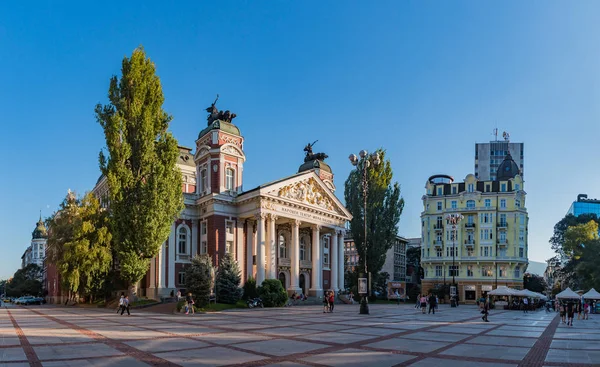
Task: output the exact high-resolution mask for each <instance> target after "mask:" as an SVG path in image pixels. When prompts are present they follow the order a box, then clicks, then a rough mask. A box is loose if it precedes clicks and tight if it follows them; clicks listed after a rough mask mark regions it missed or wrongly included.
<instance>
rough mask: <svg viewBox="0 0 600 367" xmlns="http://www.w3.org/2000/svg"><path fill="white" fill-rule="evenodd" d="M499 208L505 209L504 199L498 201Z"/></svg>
mask: <svg viewBox="0 0 600 367" xmlns="http://www.w3.org/2000/svg"><path fill="white" fill-rule="evenodd" d="M500 208H503V209H506V199H500Z"/></svg>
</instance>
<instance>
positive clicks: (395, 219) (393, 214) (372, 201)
mask: <svg viewBox="0 0 600 367" xmlns="http://www.w3.org/2000/svg"><path fill="white" fill-rule="evenodd" d="M378 152H379V157H380V159H381V164H380V165H379V166H377V167H374V166H373V165H371V166H370V167H369V168H367V182H368V193H367V212H366V215H367V242H366V248H367V268H368V269H367V270H368V271H369V272H371V273H372V274H373V275H375V273H378V272H379V271H380V270H381V268H382V267H383V264H384V263H385V255H386V252H387V251H388V250H389V249H390V248H391V247H392V246H393V245H394V241H395V239H396V235H397V233H398V227H397V225H398V223H399V222H400V215H401V214H402V209H403V208H404V199H403V198H402V197H401V196H400V185H399V184H398V183H397V182H394V183H392V177H393V172H392V167H391V164H390V161H389V159H385V150H383V149H379V150H378ZM362 180H363V176H362V172H361V171H360V170H358V169H354V170H352V171H351V172H350V174H349V175H348V179H347V180H346V183H345V190H344V196H345V199H346V207H347V208H348V210H349V211H350V213H351V214H352V220H351V221H350V231H351V233H352V239H353V240H354V245H355V246H356V250H357V252H358V256H359V266H357V271H358V272H359V273H360V272H363V271H364V267H365V265H364V264H365V232H364V215H365V212H364V196H363V189H362V188H363V185H362Z"/></svg>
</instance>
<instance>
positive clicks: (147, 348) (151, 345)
mask: <svg viewBox="0 0 600 367" xmlns="http://www.w3.org/2000/svg"><path fill="white" fill-rule="evenodd" d="M125 344H127V345H129V346H132V347H134V348H136V349H139V350H143V351H144V352H152V353H157V352H168V351H172V350H179V349H192V348H204V347H207V346H209V345H210V344H207V343H204V342H201V341H199V340H194V339H187V338H168V339H152V340H133V341H127V342H125Z"/></svg>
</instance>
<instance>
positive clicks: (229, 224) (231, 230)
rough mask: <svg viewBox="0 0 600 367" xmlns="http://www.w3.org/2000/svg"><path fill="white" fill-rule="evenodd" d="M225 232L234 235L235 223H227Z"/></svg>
mask: <svg viewBox="0 0 600 367" xmlns="http://www.w3.org/2000/svg"><path fill="white" fill-rule="evenodd" d="M225 230H226V231H227V234H233V222H230V221H227V222H225Z"/></svg>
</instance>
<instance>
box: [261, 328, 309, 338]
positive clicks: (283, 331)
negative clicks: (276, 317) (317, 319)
mask: <svg viewBox="0 0 600 367" xmlns="http://www.w3.org/2000/svg"><path fill="white" fill-rule="evenodd" d="M257 331H258V332H259V333H261V334H266V335H272V336H274V337H277V336H303V335H308V334H315V333H319V332H320V331H319V330H308V329H299V328H287V327H286V328H279V327H277V328H272V329H264V330H257Z"/></svg>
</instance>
